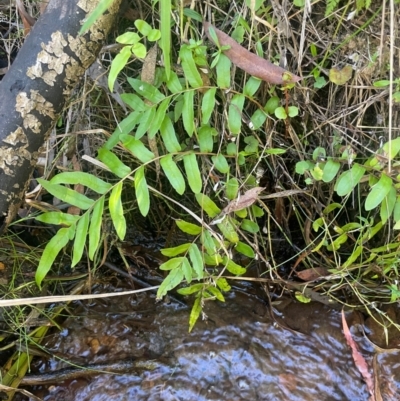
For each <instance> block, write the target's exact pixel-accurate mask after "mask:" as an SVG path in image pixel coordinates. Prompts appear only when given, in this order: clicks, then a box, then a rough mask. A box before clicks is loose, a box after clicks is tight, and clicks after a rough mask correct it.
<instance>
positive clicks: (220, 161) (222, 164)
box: [211, 153, 229, 174]
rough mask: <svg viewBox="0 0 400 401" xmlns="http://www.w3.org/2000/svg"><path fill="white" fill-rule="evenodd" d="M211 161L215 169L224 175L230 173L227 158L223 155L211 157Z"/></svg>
mask: <svg viewBox="0 0 400 401" xmlns="http://www.w3.org/2000/svg"><path fill="white" fill-rule="evenodd" d="M211 160H212V162H213V163H214V166H215V168H216V169H217V170H218V171H219V172H221V173H223V174H226V173H228V172H229V164H228V162H227V161H226V158H225V156H224V155H222V154H221V153H220V154H218V155H216V156H211Z"/></svg>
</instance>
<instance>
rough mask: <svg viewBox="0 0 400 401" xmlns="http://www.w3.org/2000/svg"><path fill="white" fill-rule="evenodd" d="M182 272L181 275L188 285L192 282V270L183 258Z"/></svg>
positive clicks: (186, 259)
mask: <svg viewBox="0 0 400 401" xmlns="http://www.w3.org/2000/svg"><path fill="white" fill-rule="evenodd" d="M182 271H183V275H184V277H185V280H186V282H187V283H188V284H190V283H191V282H192V278H193V270H192V266H190V263H189V260H188V258H186V257H185V258H183V262H182Z"/></svg>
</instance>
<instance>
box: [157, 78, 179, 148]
mask: <svg viewBox="0 0 400 401" xmlns="http://www.w3.org/2000/svg"><path fill="white" fill-rule="evenodd" d="M171 72H172V71H171ZM160 133H161V137H162V140H163V142H164V145H165V147H166V148H167V151H168V152H169V153H175V152H180V151H181V149H182V148H181V145H180V143H179V141H178V139H177V137H176V134H175V128H174V125H173V124H172V121H171V119H170V118H169V116H168V115H165V117H164V120H163V122H162V123H161V126H160Z"/></svg>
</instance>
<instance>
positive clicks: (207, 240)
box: [200, 230, 220, 265]
mask: <svg viewBox="0 0 400 401" xmlns="http://www.w3.org/2000/svg"><path fill="white" fill-rule="evenodd" d="M200 241H201V243H202V244H203V245H204V248H205V249H206V251H207V253H208V254H209V255H210V256H211V257H213V258H214V259H215V264H214V265H218V262H219V258H220V255H218V253H217V247H216V245H215V242H214V239H213V238H212V236H211V234H210V232H209V231H207V230H205V231H202V233H201V237H200ZM204 256H205V255H204ZM205 257H206V256H205ZM207 264H209V265H211V263H209V262H207Z"/></svg>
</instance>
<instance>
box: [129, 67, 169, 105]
mask: <svg viewBox="0 0 400 401" xmlns="http://www.w3.org/2000/svg"><path fill="white" fill-rule="evenodd" d="M164 62H165V60H164ZM128 82H129V84H130V85H131V86H132V88H133V89H135V91H136V93H138V94H139V95H141V96H143V97H144V98H145V99H147V100H149V101H150V102H152V103H155V104H156V103H160V102H162V101H163V100H164V99H165V96H164V95H163V94H162V93H161V92H160V91H159V90H158V89H157V88H156V87H155V86H153V85H151V84H149V83H147V82H143V81H141V80H140V79H135V78H128Z"/></svg>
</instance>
